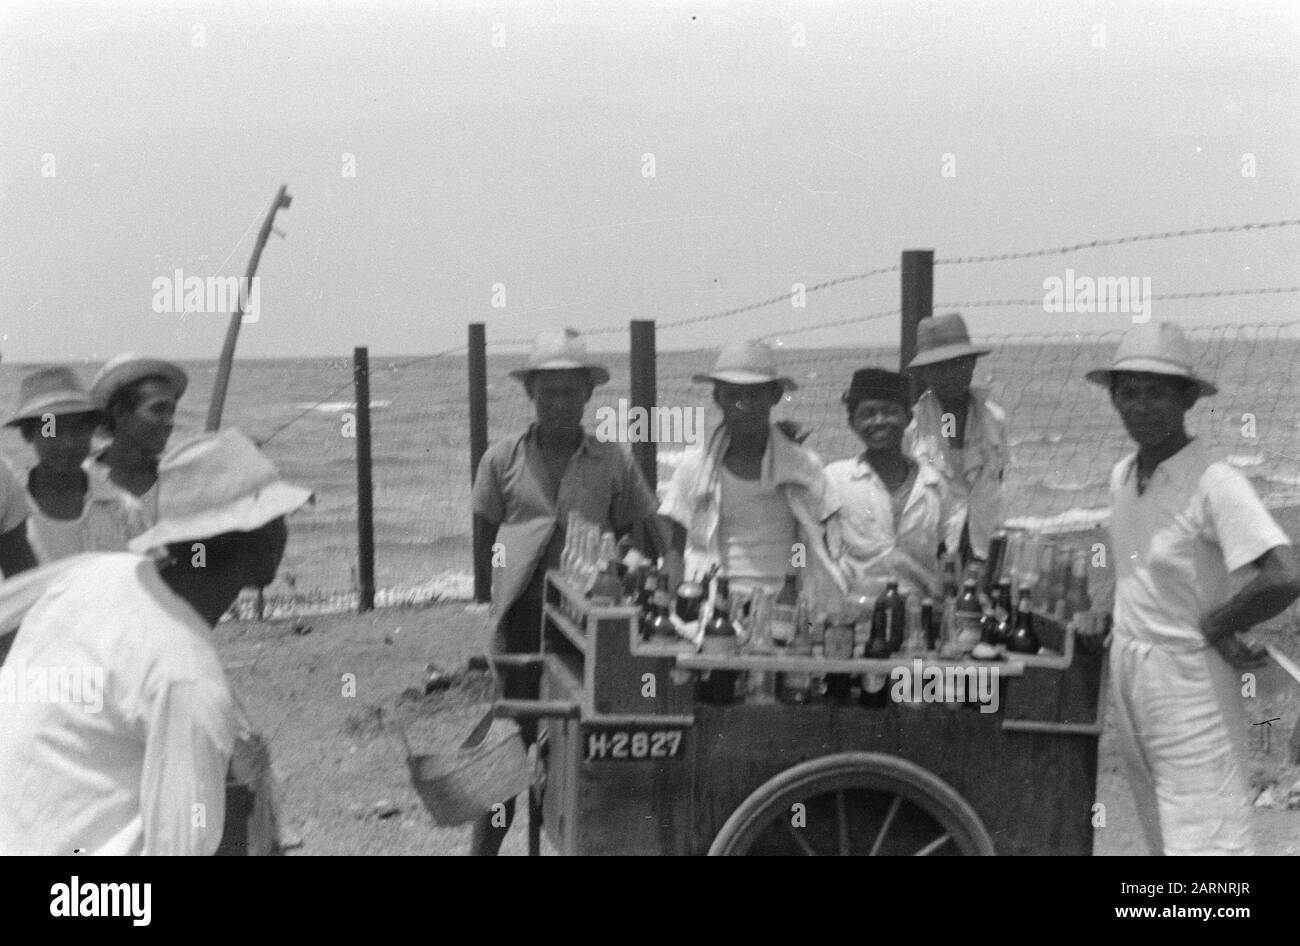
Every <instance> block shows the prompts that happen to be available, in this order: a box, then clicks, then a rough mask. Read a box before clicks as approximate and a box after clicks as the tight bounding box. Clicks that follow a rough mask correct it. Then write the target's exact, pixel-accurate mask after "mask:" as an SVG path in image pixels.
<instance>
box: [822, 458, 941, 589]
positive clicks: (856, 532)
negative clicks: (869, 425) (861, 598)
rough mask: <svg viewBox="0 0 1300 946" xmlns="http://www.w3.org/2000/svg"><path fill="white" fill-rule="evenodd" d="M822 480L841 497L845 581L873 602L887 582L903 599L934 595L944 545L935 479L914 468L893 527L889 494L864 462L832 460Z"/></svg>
mask: <svg viewBox="0 0 1300 946" xmlns="http://www.w3.org/2000/svg"><path fill="white" fill-rule="evenodd" d="M826 476H827V478H828V479H830V481H831V482H832V483H833V484H834V486H835V491H836V492H837V493H838V494H839V497H840V503H841V505H840V517H841V536H842V542H841V548H840V550H839V556H838V562H839V566H840V568H841V569H842V570H843V572H844V576H845V577H846V578H847V579H848V580H849V581H850V582H851V583H855V584H858V585H860V586H862V587H863V589H864V590H865V591H866V593H867V594H870V595H872V596H873V597H874V596H877V595H880V594H882V593H883V592H884V590H885V583H886V582H887V581H888V580H889V579H890V578H891V577H892V578H897V579H898V582H899V586H898V587H899V590H900V591H902V592H904V593H905V594H917V593H919V594H921V595H922V596H925V595H928V594H933V593H934V592H935V591H936V590H937V588H938V582H939V560H938V550H939V543H940V542H941V541H943V539H944V532H943V526H944V512H945V508H944V493H943V480H942V479H941V478H940V477H939V474H938V473H937V472H936V471H935V470H934V469H932V468H931V467H930V466H928V465H926V464H918V469H917V473H916V478H915V480H914V481H913V483H912V489H911V491H910V492H909V493H908V495H907V499H906V500H905V501H904V504H903V511H902V515H900V516H899V518H898V521H897V522H895V521H894V509H893V505H892V503H891V501H890V492H889V489H888V488H887V487H886V486H885V484H884V481H883V480H881V478H880V477H879V476H878V475H877V474H876V471H875V470H874V469H872V467H871V464H870V463H868V462H867V461H866V458H865V457H863V456H860V455H859V456H856V457H852V458H850V459H847V460H836V461H835V462H834V463H831V464H828V465H827V467H826Z"/></svg>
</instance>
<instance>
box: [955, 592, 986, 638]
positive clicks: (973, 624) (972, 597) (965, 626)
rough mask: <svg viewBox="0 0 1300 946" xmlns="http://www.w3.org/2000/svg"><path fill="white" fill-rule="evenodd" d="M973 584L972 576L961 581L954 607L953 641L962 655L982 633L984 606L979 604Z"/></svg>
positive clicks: (977, 594)
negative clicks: (959, 592) (958, 595)
mask: <svg viewBox="0 0 1300 946" xmlns="http://www.w3.org/2000/svg"><path fill="white" fill-rule="evenodd" d="M975 585H976V582H975V579H973V578H967V579H966V581H965V582H963V583H962V590H961V597H959V598H958V599H957V601H956V604H955V607H954V612H955V613H954V624H955V626H954V628H953V631H954V639H953V643H954V645H955V647H956V649H957V651H958V652H959V653H960V654H961V655H963V656H964V655H966V654H969V653H970V652H971V650H972V649H973V648H974V647H975V645H976V644H978V643H979V642H980V637H981V635H982V633H983V623H984V608H983V606H981V604H980V599H979V593H978V592H977V591H976V590H975Z"/></svg>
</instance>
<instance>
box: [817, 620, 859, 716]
mask: <svg viewBox="0 0 1300 946" xmlns="http://www.w3.org/2000/svg"><path fill="white" fill-rule="evenodd" d="M854 616H855V611H853V610H852V609H850V608H847V607H846V608H842V609H841V610H840V611H838V612H836V613H834V614H832V615H831V616H830V618H829V619H828V620H827V623H826V631H825V634H824V635H823V637H822V653H823V654H824V655H825V657H826V659H827V660H851V659H852V658H853V618H854ZM852 696H853V676H852V675H851V674H847V673H828V674H826V702H828V703H848V702H849V701H850V699H852Z"/></svg>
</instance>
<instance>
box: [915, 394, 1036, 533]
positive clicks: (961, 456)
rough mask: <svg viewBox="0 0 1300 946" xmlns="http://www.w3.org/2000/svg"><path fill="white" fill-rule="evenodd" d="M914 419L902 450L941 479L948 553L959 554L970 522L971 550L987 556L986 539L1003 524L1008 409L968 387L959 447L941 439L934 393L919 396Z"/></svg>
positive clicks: (940, 416)
mask: <svg viewBox="0 0 1300 946" xmlns="http://www.w3.org/2000/svg"><path fill="white" fill-rule="evenodd" d="M912 415H913V416H912V423H910V424H909V425H908V427H907V430H906V431H905V432H904V434H903V451H904V452H905V453H909V454H911V455H912V456H913V457H915V458H916V459H917V460H918V461H920V462H921V463H922V464H924V465H927V466H930V467H932V468H933V469H934V470H935V472H937V473H938V474H939V476H940V478H942V480H943V483H944V494H945V496H946V497H947V500H948V510H947V515H946V518H947V521H946V523H945V526H944V542H945V544H946V545H947V547H948V551H950V552H956V551H957V549H958V547H959V546H960V543H961V530H962V526H964V525H966V524H968V523H969V525H970V544H971V549H972V550H973V551H974V552H975V554H976V555H978V556H979V557H980V558H987V557H988V552H989V540H990V539H991V538H992V537H993V533H994V532H995V531H997V529H998V527H999V526H1000V525H1001V524H1002V477H1003V474H1004V473H1005V472H1006V469H1007V466H1008V465H1009V464H1010V462H1011V450H1010V446H1009V445H1008V440H1007V414H1006V411H1004V410H1003V409H1002V408H1001V407H999V406H998V405H997V404H994V403H993V401H991V400H989V396H988V392H987V391H985V390H984V389H983V388H971V389H970V406H969V408H968V410H967V414H966V431H965V436H964V437H963V438H962V443H963V447H962V448H961V449H957V448H955V447H953V446H951V445H950V444H949V443H948V438H947V437H946V436H944V421H943V418H944V412H943V406H942V405H941V404H940V403H939V398H938V397H936V396H935V394H934V392H933V391H926V392H925V393H924V394H922V395H921V397H920V399H919V400H918V401H917V402H916V406H915V407H914V408H913V409H912Z"/></svg>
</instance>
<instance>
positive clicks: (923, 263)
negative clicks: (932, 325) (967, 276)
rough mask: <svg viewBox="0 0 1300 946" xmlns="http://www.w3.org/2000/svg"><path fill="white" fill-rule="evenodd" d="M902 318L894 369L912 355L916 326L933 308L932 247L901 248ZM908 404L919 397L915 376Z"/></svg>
mask: <svg viewBox="0 0 1300 946" xmlns="http://www.w3.org/2000/svg"><path fill="white" fill-rule="evenodd" d="M900 308H901V310H902V319H901V320H900V323H899V327H900V331H901V335H900V338H899V345H898V349H899V350H898V370H899V371H902V372H905V373H906V372H907V363H908V362H909V361H911V360H912V359H913V358H914V357H916V328H917V326H918V325H920V324H921V320H922V319H925V318H929V317H930V315H931V314H932V313H933V311H934V250H904V251H903V265H902V305H901V307H900ZM911 394H912V403H913V404H915V403H916V399H917V398H918V397H920V396H921V392H920V391H919V390H918V389H917V382H916V379H915V378H912V381H911Z"/></svg>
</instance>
